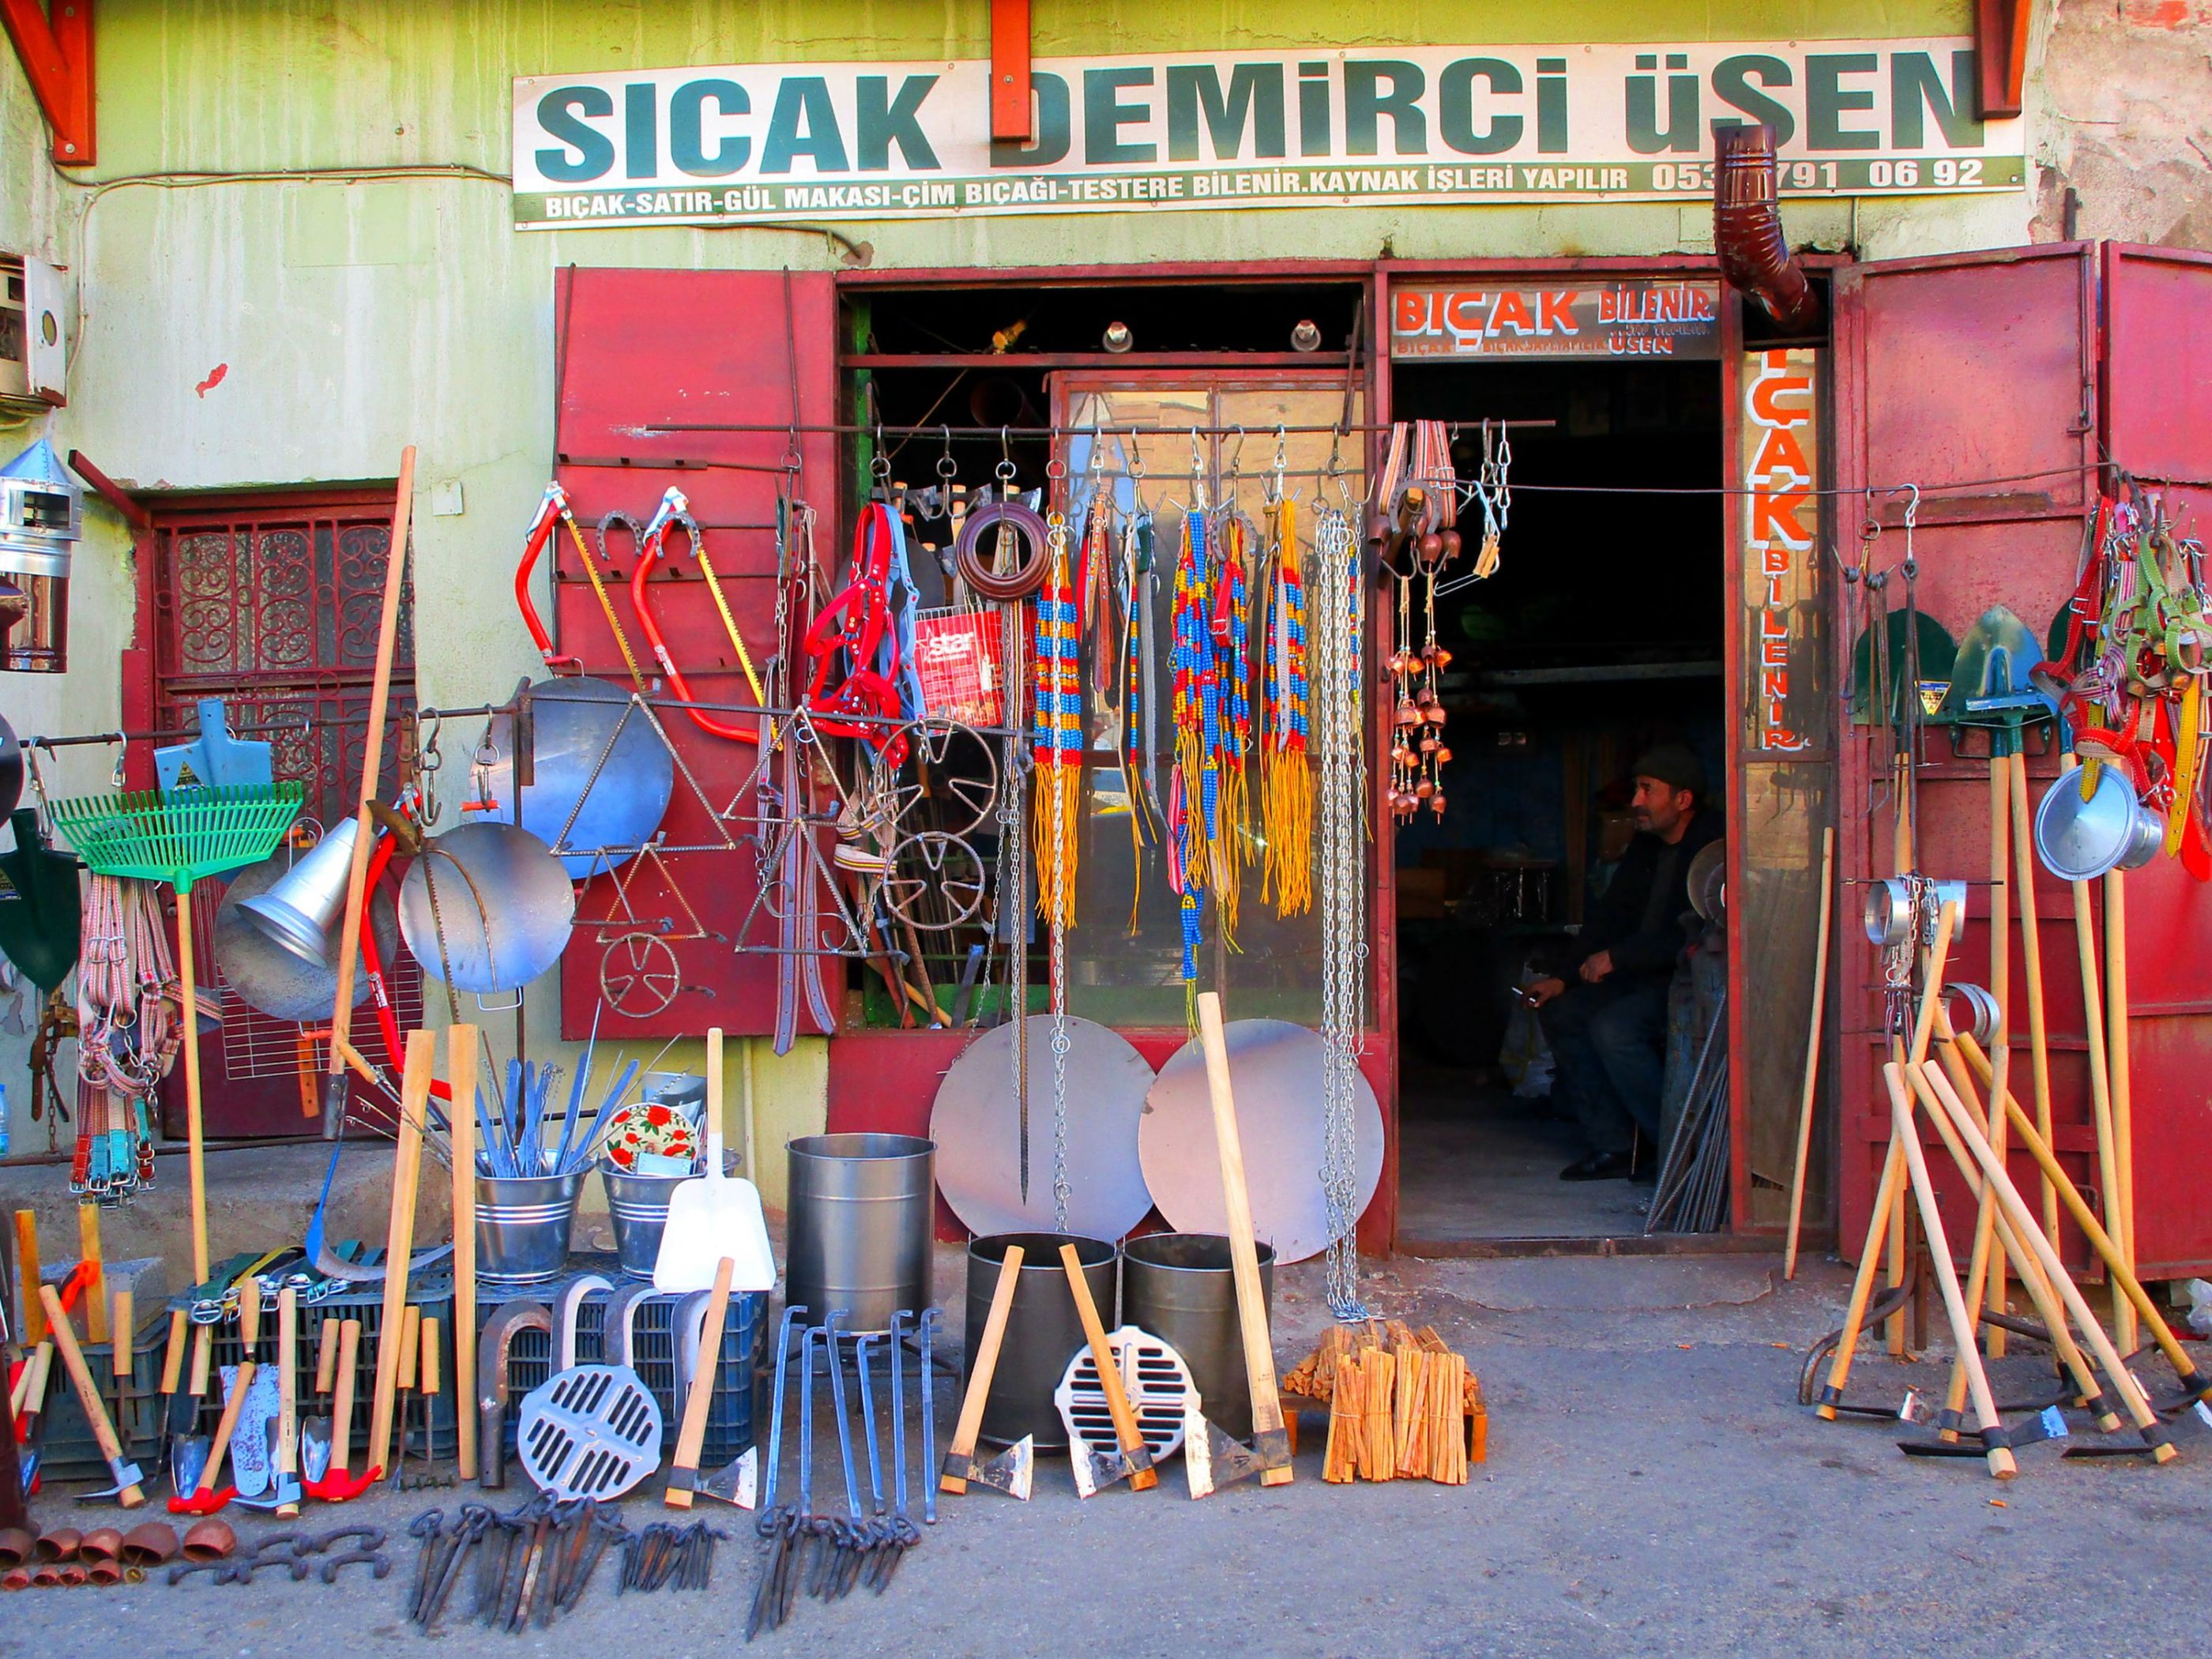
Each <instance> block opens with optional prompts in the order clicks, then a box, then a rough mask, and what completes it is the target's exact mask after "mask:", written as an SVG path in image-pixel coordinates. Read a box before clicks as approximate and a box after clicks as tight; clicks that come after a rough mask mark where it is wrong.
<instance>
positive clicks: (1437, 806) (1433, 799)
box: [1429, 789, 1444, 818]
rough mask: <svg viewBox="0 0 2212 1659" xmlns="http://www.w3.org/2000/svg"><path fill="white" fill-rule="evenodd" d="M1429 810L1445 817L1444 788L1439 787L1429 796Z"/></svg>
mask: <svg viewBox="0 0 2212 1659" xmlns="http://www.w3.org/2000/svg"><path fill="white" fill-rule="evenodd" d="M1429 811H1431V812H1434V813H1435V814H1436V815H1437V817H1439V818H1442V817H1443V815H1444V792H1443V790H1441V789H1439V790H1437V793H1435V794H1433V795H1431V796H1430V797H1429Z"/></svg>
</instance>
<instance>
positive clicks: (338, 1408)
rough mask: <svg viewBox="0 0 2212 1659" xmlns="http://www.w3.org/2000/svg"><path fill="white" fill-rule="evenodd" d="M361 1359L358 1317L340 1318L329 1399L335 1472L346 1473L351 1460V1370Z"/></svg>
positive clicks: (332, 1460)
mask: <svg viewBox="0 0 2212 1659" xmlns="http://www.w3.org/2000/svg"><path fill="white" fill-rule="evenodd" d="M360 1359H361V1321H359V1320H358V1319H348V1320H343V1321H341V1322H339V1324H338V1374H337V1392H336V1394H335V1395H333V1396H332V1398H331V1473H333V1474H346V1473H348V1469H347V1465H349V1464H350V1463H351V1462H353V1373H354V1367H355V1366H356V1364H359V1363H360Z"/></svg>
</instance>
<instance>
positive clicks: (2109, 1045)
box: [2044, 809, 2180, 1353]
mask: <svg viewBox="0 0 2212 1659" xmlns="http://www.w3.org/2000/svg"><path fill="white" fill-rule="evenodd" d="M2177 810H2180V809H2177ZM2105 1021H2106V1028H2107V1035H2106V1039H2105V1054H2106V1058H2107V1060H2109V1062H2110V1063H2111V1066H2112V1177H2113V1179H2112V1190H2111V1192H2110V1193H2108V1194H2106V1196H2107V1197H2108V1198H2110V1199H2111V1200H2113V1218H2114V1219H2115V1220H2117V1221H2118V1223H2119V1227H2118V1231H2117V1232H2116V1233H2115V1235H2114V1237H2117V1238H2118V1241H2119V1246H2120V1255H2121V1256H2122V1257H2123V1258H2124V1260H2125V1261H2126V1262H2127V1268H2128V1271H2129V1272H2130V1273H2134V1272H2135V1270H2136V1146H2135V1092H2134V1085H2133V1081H2132V1076H2131V1066H2130V1057H2129V1042H2128V889H2127V876H2126V874H2125V872H2123V871H2118V870H2112V871H2108V872H2106V876H2105ZM2044 1139H2045V1141H2046V1142H2047V1141H2048V1140H2049V1139H2051V1137H2050V1135H2049V1134H2048V1133H2046V1134H2045V1136H2044ZM2112 1336H2113V1340H2115V1341H2116V1342H2117V1343H2118V1346H2119V1350H2120V1352H2122V1353H2133V1352H2135V1348H2136V1341H2137V1340H2138V1333H2137V1331H2136V1310H2135V1309H2134V1307H2133V1306H2132V1305H2131V1304H2129V1303H2127V1302H2124V1301H2118V1302H2116V1303H2115V1304H2114V1306H2113V1309H2112Z"/></svg>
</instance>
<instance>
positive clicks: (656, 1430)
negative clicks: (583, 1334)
mask: <svg viewBox="0 0 2212 1659" xmlns="http://www.w3.org/2000/svg"><path fill="white" fill-rule="evenodd" d="M514 1444H515V1450H516V1453H517V1455H518V1457H519V1459H520V1462H521V1464H522V1468H523V1472H524V1473H525V1474H527V1475H528V1476H529V1477H530V1478H531V1479H532V1480H534V1481H536V1482H537V1483H538V1488H539V1490H540V1491H543V1492H550V1493H551V1494H552V1495H553V1496H554V1497H555V1498H560V1499H562V1501H564V1502H566V1501H568V1500H571V1499H574V1498H598V1499H599V1500H600V1501H601V1502H605V1501H606V1500H607V1499H609V1498H619V1497H621V1496H622V1495H623V1493H624V1492H628V1491H629V1489H630V1488H631V1487H632V1486H635V1485H637V1483H638V1482H639V1481H641V1480H644V1479H645V1478H646V1476H647V1475H649V1474H652V1473H653V1471H654V1470H655V1469H657V1468H659V1467H660V1402H659V1401H656V1400H655V1399H654V1398H653V1390H651V1389H648V1388H647V1387H646V1386H645V1383H644V1382H643V1381H642V1380H641V1378H640V1377H639V1376H638V1374H637V1373H636V1372H635V1371H634V1370H630V1368H629V1366H627V1365H577V1366H574V1367H573V1368H571V1369H570V1370H565V1371H562V1372H560V1373H559V1374H558V1375H556V1376H552V1377H550V1378H548V1379H547V1380H546V1381H545V1382H544V1383H540V1384H538V1387H536V1388H534V1389H532V1390H531V1391H530V1392H529V1394H527V1395H525V1396H524V1398H523V1401H522V1416H521V1419H520V1426H519V1427H518V1428H517V1429H516V1431H515V1436H514Z"/></svg>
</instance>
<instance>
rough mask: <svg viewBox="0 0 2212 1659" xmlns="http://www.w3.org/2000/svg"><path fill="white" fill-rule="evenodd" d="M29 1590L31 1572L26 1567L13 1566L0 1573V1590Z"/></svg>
mask: <svg viewBox="0 0 2212 1659" xmlns="http://www.w3.org/2000/svg"><path fill="white" fill-rule="evenodd" d="M30 1588H31V1570H30V1569H29V1568H28V1567H23V1566H15V1567H10V1568H9V1569H8V1571H5V1572H0V1590H19V1589H30Z"/></svg>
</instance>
